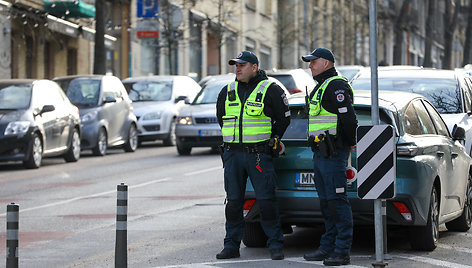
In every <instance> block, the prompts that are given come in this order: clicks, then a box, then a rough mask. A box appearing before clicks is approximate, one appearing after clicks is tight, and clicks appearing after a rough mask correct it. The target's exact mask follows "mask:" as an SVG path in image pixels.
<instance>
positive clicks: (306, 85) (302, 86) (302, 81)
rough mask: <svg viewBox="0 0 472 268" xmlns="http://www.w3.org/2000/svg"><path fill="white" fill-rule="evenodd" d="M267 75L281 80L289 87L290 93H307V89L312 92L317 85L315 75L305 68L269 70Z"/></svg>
mask: <svg viewBox="0 0 472 268" xmlns="http://www.w3.org/2000/svg"><path fill="white" fill-rule="evenodd" d="M267 76H270V77H274V78H276V79H277V80H279V81H280V82H281V83H282V84H283V85H284V86H285V87H286V88H287V90H288V92H290V94H294V93H298V92H305V93H306V91H307V90H308V92H311V91H312V90H313V89H314V88H315V86H316V82H315V80H313V77H311V75H309V74H308V73H307V72H306V71H304V70H303V69H291V70H276V71H270V72H269V71H268V72H267Z"/></svg>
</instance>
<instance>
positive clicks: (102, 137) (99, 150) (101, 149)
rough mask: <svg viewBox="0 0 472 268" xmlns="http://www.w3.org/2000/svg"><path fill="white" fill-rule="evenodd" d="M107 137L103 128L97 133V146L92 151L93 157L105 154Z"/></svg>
mask: <svg viewBox="0 0 472 268" xmlns="http://www.w3.org/2000/svg"><path fill="white" fill-rule="evenodd" d="M107 146H108V137H107V132H106V131H105V129H104V128H100V130H99V131H98V138H97V144H96V145H95V147H93V149H92V153H93V155H96V156H104V155H106V153H107Z"/></svg>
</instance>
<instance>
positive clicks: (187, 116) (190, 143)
mask: <svg viewBox="0 0 472 268" xmlns="http://www.w3.org/2000/svg"><path fill="white" fill-rule="evenodd" d="M234 79H235V75H234V74H226V75H215V76H212V77H210V78H206V80H207V81H206V82H205V83H204V84H203V88H202V90H201V91H200V92H199V93H198V95H197V96H196V97H195V100H194V101H193V102H192V104H191V105H187V106H185V107H183V108H182V110H181V111H180V113H179V116H178V118H177V125H176V128H175V135H176V145H177V152H178V153H179V155H189V154H190V152H191V151H192V148H193V147H211V148H212V149H214V150H216V149H217V147H218V146H219V145H221V144H222V143H223V137H222V134H221V128H220V125H219V124H218V120H217V118H216V100H217V98H218V94H219V93H220V91H221V89H222V88H223V87H224V86H226V85H227V84H229V83H231V82H232V81H234ZM269 81H273V82H275V83H277V85H279V86H280V87H281V88H282V89H283V90H284V92H285V95H287V96H288V95H290V93H289V92H288V90H287V89H286V88H285V86H284V85H283V84H282V83H280V82H279V81H278V80H277V79H275V78H273V77H269Z"/></svg>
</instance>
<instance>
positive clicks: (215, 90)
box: [192, 80, 231, 105]
mask: <svg viewBox="0 0 472 268" xmlns="http://www.w3.org/2000/svg"><path fill="white" fill-rule="evenodd" d="M230 82H231V81H227V80H217V81H212V82H208V83H206V84H205V85H204V86H203V88H202V90H200V92H199V93H198V95H197V96H196V97H195V100H194V101H193V103H192V105H198V104H208V103H216V100H217V99H218V94H219V93H220V91H221V89H222V88H223V87H224V86H226V85H227V84H228V83H230Z"/></svg>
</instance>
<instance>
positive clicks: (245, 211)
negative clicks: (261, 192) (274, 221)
mask: <svg viewBox="0 0 472 268" xmlns="http://www.w3.org/2000/svg"><path fill="white" fill-rule="evenodd" d="M255 202H256V200H254V199H250V200H246V201H245V202H244V207H243V216H244V217H246V215H247V214H248V213H249V210H251V208H252V206H254V203H255Z"/></svg>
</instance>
